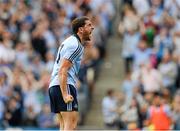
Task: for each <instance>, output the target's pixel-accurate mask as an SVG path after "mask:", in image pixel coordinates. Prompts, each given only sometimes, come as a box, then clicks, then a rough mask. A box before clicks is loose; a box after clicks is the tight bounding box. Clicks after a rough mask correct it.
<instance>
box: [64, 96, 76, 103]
mask: <svg viewBox="0 0 180 131" xmlns="http://www.w3.org/2000/svg"><path fill="white" fill-rule="evenodd" d="M63 99H64V102H65V103H69V102H72V101H73V100H74V98H73V96H72V95H69V94H68V95H66V96H63Z"/></svg>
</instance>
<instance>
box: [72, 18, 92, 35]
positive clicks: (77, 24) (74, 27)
mask: <svg viewBox="0 0 180 131" xmlns="http://www.w3.org/2000/svg"><path fill="white" fill-rule="evenodd" d="M86 20H89V18H88V17H86V16H82V17H79V18H75V19H74V20H73V21H72V23H71V25H72V31H73V33H75V34H77V32H78V29H79V27H83V26H84V25H85V21H86Z"/></svg>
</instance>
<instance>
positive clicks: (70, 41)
mask: <svg viewBox="0 0 180 131" xmlns="http://www.w3.org/2000/svg"><path fill="white" fill-rule="evenodd" d="M93 29H94V27H93V25H92V23H91V21H90V19H89V18H88V17H85V16H83V17H80V18H76V19H75V20H73V21H72V31H73V35H71V36H70V37H68V38H67V39H66V40H64V41H63V42H62V44H61V45H60V47H59V49H58V53H57V58H56V61H55V63H54V67H53V72H52V75H51V81H50V85H49V96H50V103H51V111H52V112H54V113H58V116H59V119H60V129H62V130H74V129H76V126H77V121H78V101H77V89H76V80H77V74H78V71H79V68H80V64H81V59H82V57H83V51H84V46H85V44H84V43H85V42H86V41H90V40H91V33H92V31H93Z"/></svg>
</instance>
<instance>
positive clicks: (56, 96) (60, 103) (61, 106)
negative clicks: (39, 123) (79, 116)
mask: <svg viewBox="0 0 180 131" xmlns="http://www.w3.org/2000/svg"><path fill="white" fill-rule="evenodd" d="M67 91H68V94H70V95H72V96H73V98H74V100H73V101H72V102H70V103H67V104H66V103H65V102H64V100H63V97H62V93H61V89H60V86H59V85H56V86H52V87H50V88H49V98H50V106H51V112H54V113H59V112H62V111H78V100H77V91H76V88H75V87H74V86H72V85H67Z"/></svg>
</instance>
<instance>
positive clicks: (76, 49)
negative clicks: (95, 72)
mask: <svg viewBox="0 0 180 131" xmlns="http://www.w3.org/2000/svg"><path fill="white" fill-rule="evenodd" d="M83 52H84V47H83V46H82V44H81V43H80V39H79V37H78V36H76V35H71V36H70V37H68V38H67V39H66V40H64V41H63V42H62V44H61V45H60V47H59V49H58V53H57V57H56V60H55V63H54V67H53V72H52V75H51V81H50V86H49V87H52V86H55V85H60V83H59V82H60V80H59V76H58V72H59V69H60V68H61V64H62V60H63V59H68V60H70V61H71V62H72V67H70V69H69V70H68V76H67V84H70V85H73V86H74V87H76V80H77V74H78V72H79V69H80V65H81V59H82V57H83Z"/></svg>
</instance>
